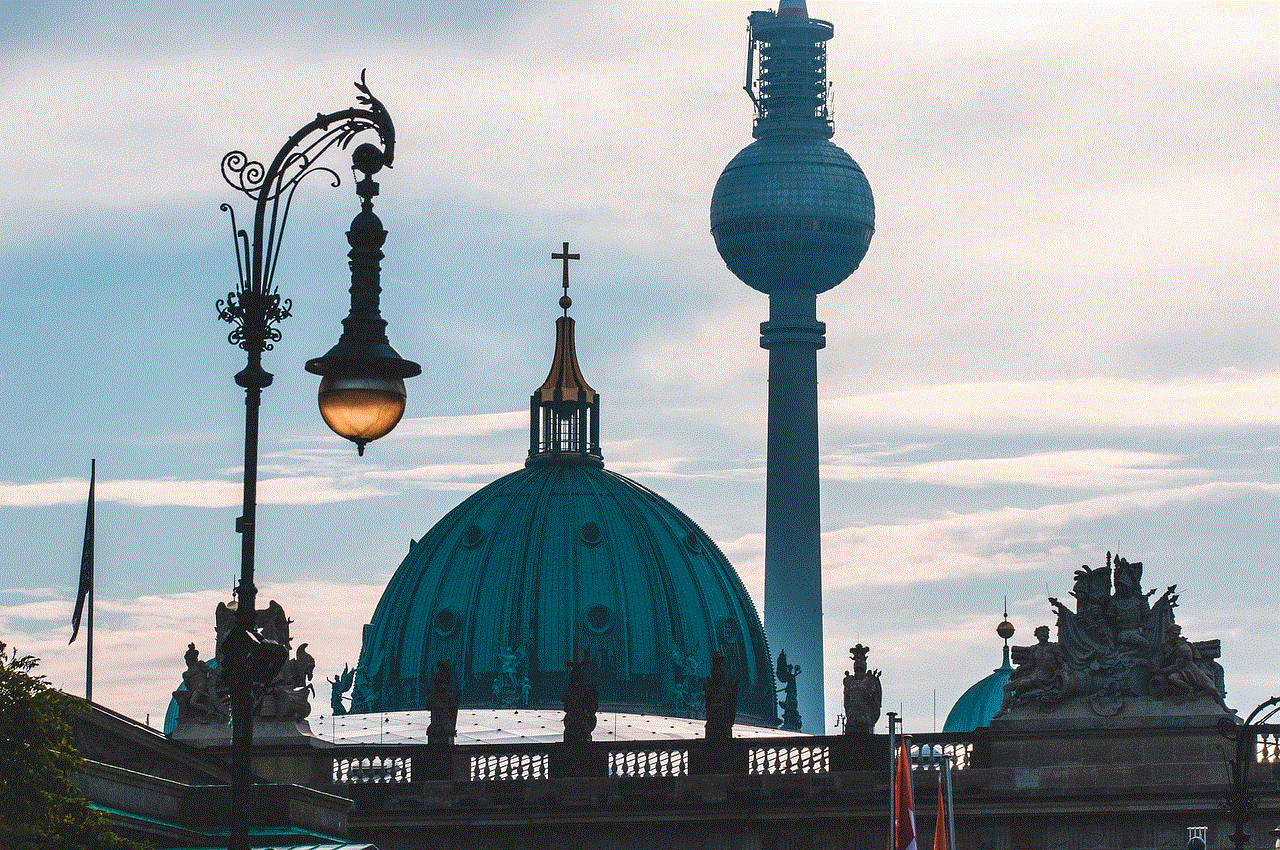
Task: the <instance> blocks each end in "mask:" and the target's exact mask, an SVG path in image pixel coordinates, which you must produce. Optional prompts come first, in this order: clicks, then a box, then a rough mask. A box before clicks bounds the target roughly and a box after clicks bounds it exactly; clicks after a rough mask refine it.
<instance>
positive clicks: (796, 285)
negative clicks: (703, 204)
mask: <svg viewBox="0 0 1280 850" xmlns="http://www.w3.org/2000/svg"><path fill="white" fill-rule="evenodd" d="M874 231H875V202H874V200H873V199H872V197H871V186H870V185H869V184H868V183H867V178H866V175H864V174H863V173H862V169H861V168H859V167H858V164H857V163H856V162H854V161H853V158H852V157H850V156H849V154H847V153H845V152H844V151H843V150H842V149H841V148H839V147H838V146H837V145H835V144H833V143H832V142H830V141H828V140H827V139H823V138H819V137H813V136H769V137H766V138H762V139H757V140H756V141H755V142H752V143H751V144H750V145H748V146H747V147H745V148H743V149H742V150H741V151H739V153H738V155H737V156H735V157H734V158H733V159H732V160H730V161H729V164H728V165H726V166H725V168H724V171H723V172H722V173H721V174H720V179H719V180H718V181H716V187H715V191H714V192H713V193H712V196H711V234H712V236H713V237H714V238H715V241H716V248H717V250H719V252H720V256H721V257H722V258H723V259H724V262H725V264H726V265H728V267H729V270H730V271H732V272H733V273H734V274H735V275H737V276H738V278H740V279H741V280H742V281H743V282H744V283H746V284H747V285H748V286H751V287H752V288H754V289H758V290H760V291H761V292H766V293H767V292H771V291H773V290H777V289H801V290H807V291H813V292H825V291H826V290H828V289H831V288H832V287H833V286H835V285H836V284H838V283H840V282H841V281H842V280H844V279H845V278H846V277H848V276H849V275H850V274H852V273H853V271H854V270H855V269H856V268H858V264H859V263H861V262H862V258H863V257H864V256H865V255H866V253H867V247H868V246H869V245H870V244H871V234H872V233H873V232H874Z"/></svg>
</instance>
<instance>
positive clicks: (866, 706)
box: [844, 644, 883, 735]
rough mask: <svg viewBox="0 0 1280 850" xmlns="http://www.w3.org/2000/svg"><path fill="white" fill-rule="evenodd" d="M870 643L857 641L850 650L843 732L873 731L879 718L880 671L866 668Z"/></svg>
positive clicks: (881, 694) (846, 672)
mask: <svg viewBox="0 0 1280 850" xmlns="http://www.w3.org/2000/svg"><path fill="white" fill-rule="evenodd" d="M870 651H871V647H869V646H863V645H862V644H858V645H857V646H854V647H853V648H852V649H850V650H849V653H850V655H849V657H850V658H851V659H853V673H852V674H850V673H849V671H848V670H846V671H845V674H844V734H846V735H854V734H868V735H869V734H871V730H872V729H874V728H875V725H876V722H877V721H879V720H880V702H881V699H882V698H883V691H882V689H881V687H880V671H879V670H871V671H868V670H867V653H869V652H870Z"/></svg>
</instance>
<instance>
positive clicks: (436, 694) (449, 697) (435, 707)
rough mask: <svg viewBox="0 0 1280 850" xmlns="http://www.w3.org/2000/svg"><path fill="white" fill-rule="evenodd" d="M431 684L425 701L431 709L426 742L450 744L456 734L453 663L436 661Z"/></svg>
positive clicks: (455, 692) (456, 698)
mask: <svg viewBox="0 0 1280 850" xmlns="http://www.w3.org/2000/svg"><path fill="white" fill-rule="evenodd" d="M431 685H432V689H431V698H430V699H429V700H428V702H427V708H429V709H430V710H431V723H430V724H428V726H427V743H428V744H452V743H453V739H454V738H455V737H457V735H458V693H457V691H456V690H455V689H454V687H453V665H451V664H449V663H448V662H447V661H437V662H436V673H435V675H434V676H432V678H431Z"/></svg>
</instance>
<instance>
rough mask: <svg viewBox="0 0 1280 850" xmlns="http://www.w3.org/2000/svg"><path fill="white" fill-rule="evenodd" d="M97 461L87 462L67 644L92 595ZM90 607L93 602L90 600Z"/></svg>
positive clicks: (73, 637)
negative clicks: (86, 494)
mask: <svg viewBox="0 0 1280 850" xmlns="http://www.w3.org/2000/svg"><path fill="white" fill-rule="evenodd" d="M97 473H98V461H97V460H96V459H94V460H91V461H89V507H88V509H87V510H86V511H85V515H84V552H83V553H82V554H81V555H80V590H79V591H78V592H77V593H76V610H75V613H73V614H72V615H71V640H69V641H67V643H68V644H72V643H75V640H76V635H77V634H79V633H80V615H81V614H83V613H84V603H85V600H86V599H89V597H90V596H91V595H92V594H93V483H94V479H95V478H97ZM89 604H90V605H92V604H93V601H92V600H90V601H89ZM89 622H90V624H91V625H90V628H92V627H93V626H92V623H93V614H90V615H89Z"/></svg>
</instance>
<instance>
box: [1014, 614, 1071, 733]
mask: <svg viewBox="0 0 1280 850" xmlns="http://www.w3.org/2000/svg"><path fill="white" fill-rule="evenodd" d="M1035 635H1036V641H1037V643H1036V645H1035V646H1032V647H1015V649H1017V650H1023V651H1022V652H1020V653H1019V654H1020V655H1022V660H1021V662H1020V663H1019V664H1018V666H1017V668H1016V669H1014V671H1013V673H1012V675H1010V676H1009V681H1008V682H1006V683H1005V686H1004V703H1003V704H1002V705H1001V706H1000V711H999V712H998V713H997V714H996V717H1000V716H1003V715H1004V714H1005V713H1007V712H1008V711H1009V709H1010V708H1012V707H1014V706H1016V705H1020V704H1022V703H1027V702H1035V703H1037V704H1039V705H1041V706H1049V705H1053V704H1054V703H1057V702H1060V701H1061V700H1062V699H1063V698H1064V697H1065V696H1066V693H1067V675H1068V673H1067V665H1066V662H1065V659H1064V658H1063V655H1062V650H1061V649H1060V647H1059V646H1058V644H1056V643H1050V642H1049V627H1048V626H1037V627H1036V631H1035Z"/></svg>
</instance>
